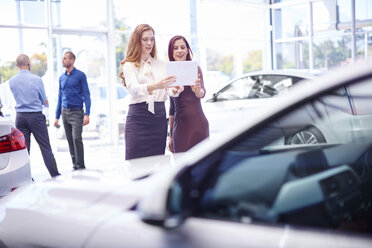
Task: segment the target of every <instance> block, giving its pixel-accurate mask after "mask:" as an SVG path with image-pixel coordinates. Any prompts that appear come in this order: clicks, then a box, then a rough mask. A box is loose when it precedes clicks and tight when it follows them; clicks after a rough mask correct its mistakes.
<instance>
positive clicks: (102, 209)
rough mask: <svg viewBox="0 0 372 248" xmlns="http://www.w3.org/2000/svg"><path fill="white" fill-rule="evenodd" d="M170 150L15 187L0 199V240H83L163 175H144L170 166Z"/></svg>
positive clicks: (17, 243) (15, 243)
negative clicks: (110, 166)
mask: <svg viewBox="0 0 372 248" xmlns="http://www.w3.org/2000/svg"><path fill="white" fill-rule="evenodd" d="M175 156H178V155H173V154H172V155H165V156H156V157H151V158H142V159H136V160H132V161H126V162H125V163H123V164H122V165H120V166H116V167H114V166H113V167H112V168H108V169H107V170H106V169H105V171H93V170H82V171H74V172H72V173H70V174H66V175H62V176H59V177H56V178H53V179H49V180H46V181H42V182H36V183H32V184H30V185H27V186H24V187H21V188H19V189H17V190H15V191H14V192H12V193H11V194H9V195H8V196H6V197H4V198H2V199H1V200H0V241H2V242H4V243H5V244H6V245H8V246H10V247H22V246H23V247H29V246H48V247H49V246H50V247H53V246H64V247H80V246H84V243H85V242H86V241H87V240H89V238H90V236H91V235H92V234H93V233H94V231H95V230H97V229H99V227H100V226H101V225H103V224H104V223H106V222H107V221H108V220H110V219H111V218H113V216H117V215H120V214H122V213H124V212H127V211H128V212H130V211H132V210H135V209H136V206H137V204H138V202H139V201H140V199H141V198H143V197H144V196H145V195H146V194H148V193H149V192H150V191H152V190H153V189H154V185H156V184H158V182H159V180H160V181H164V180H163V179H161V178H162V177H163V174H162V173H157V175H154V176H148V175H149V174H151V173H154V172H156V171H172V170H167V169H172V168H173V169H175V167H174V166H175V165H174V157H175ZM167 178H169V176H168V177H167ZM56 223H58V225H57V224H56ZM35 237H38V238H35ZM35 242H36V243H35Z"/></svg>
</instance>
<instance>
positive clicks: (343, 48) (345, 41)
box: [314, 36, 351, 69]
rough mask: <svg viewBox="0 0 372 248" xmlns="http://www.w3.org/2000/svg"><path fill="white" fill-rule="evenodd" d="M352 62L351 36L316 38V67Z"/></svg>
mask: <svg viewBox="0 0 372 248" xmlns="http://www.w3.org/2000/svg"><path fill="white" fill-rule="evenodd" d="M346 63H351V37H350V36H339V37H337V36H334V37H332V38H314V68H316V69H327V68H332V67H335V66H338V65H342V64H346Z"/></svg>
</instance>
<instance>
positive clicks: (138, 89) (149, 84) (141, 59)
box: [120, 24, 178, 160]
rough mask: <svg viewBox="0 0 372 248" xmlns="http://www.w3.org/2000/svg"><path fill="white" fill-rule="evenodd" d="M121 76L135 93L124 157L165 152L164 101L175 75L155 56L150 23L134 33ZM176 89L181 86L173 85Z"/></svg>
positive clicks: (142, 25)
mask: <svg viewBox="0 0 372 248" xmlns="http://www.w3.org/2000/svg"><path fill="white" fill-rule="evenodd" d="M121 65H122V73H121V74H120V77H121V78H122V80H123V83H124V85H125V86H126V87H127V89H128V91H129V93H130V94H131V96H132V99H131V102H130V105H129V110H128V114H127V119H126V126H125V159H127V160H128V159H133V158H139V157H146V156H152V155H160V154H164V153H165V147H166V138H167V120H166V111H165V105H164V102H165V101H166V99H167V97H168V95H167V89H168V88H170V85H171V84H172V83H174V82H175V81H176V80H175V77H174V76H168V77H166V76H165V62H163V61H161V60H158V59H157V58H156V46H155V32H154V29H153V28H152V27H151V26H150V25H148V24H140V25H138V26H137V27H136V28H135V29H134V31H133V33H132V34H131V37H130V40H129V43H128V50H127V54H126V57H125V59H124V60H123V61H122V62H121ZM174 90H175V91H177V90H178V89H176V88H175V89H174Z"/></svg>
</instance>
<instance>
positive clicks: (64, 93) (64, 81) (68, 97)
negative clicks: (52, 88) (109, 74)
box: [56, 68, 91, 119]
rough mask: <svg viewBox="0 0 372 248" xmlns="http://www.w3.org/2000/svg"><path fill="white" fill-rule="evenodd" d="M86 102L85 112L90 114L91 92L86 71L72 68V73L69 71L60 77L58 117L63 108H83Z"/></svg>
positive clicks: (57, 117)
mask: <svg viewBox="0 0 372 248" xmlns="http://www.w3.org/2000/svg"><path fill="white" fill-rule="evenodd" d="M84 103H85V114H86V115H89V114H90V105H91V101H90V92H89V88H88V82H87V77H86V76H85V73H84V72H82V71H79V70H77V69H76V68H74V69H72V71H71V72H70V75H67V72H65V73H63V74H62V75H61V76H60V77H59V90H58V102H57V109H56V119H59V117H60V116H61V109H62V108H72V109H77V108H83V104H84Z"/></svg>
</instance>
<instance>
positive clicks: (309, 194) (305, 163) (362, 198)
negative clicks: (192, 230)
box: [177, 78, 372, 233]
mask: <svg viewBox="0 0 372 248" xmlns="http://www.w3.org/2000/svg"><path fill="white" fill-rule="evenodd" d="M371 90H372V78H369V79H364V81H362V82H359V83H356V84H354V85H349V86H346V87H345V86H343V87H341V88H339V89H338V90H335V91H332V92H329V93H328V94H324V95H322V96H320V97H318V98H316V99H312V100H309V101H308V102H307V103H304V104H303V105H301V106H297V107H296V108H295V109H292V110H291V111H290V112H288V113H286V114H285V115H282V116H281V117H280V118H278V119H275V120H274V119H273V120H271V121H270V122H269V123H266V124H263V123H262V124H261V126H260V127H258V128H255V131H254V133H252V132H250V133H246V134H242V135H241V136H240V137H239V138H237V139H235V140H233V141H231V143H229V144H228V145H227V147H224V148H222V150H218V151H215V153H214V154H213V155H211V156H209V157H207V158H206V159H205V160H203V161H202V162H200V163H199V164H197V165H196V166H194V167H191V168H190V170H189V172H190V174H186V173H184V175H190V176H189V178H187V179H189V181H187V183H186V181H182V180H183V179H182V178H180V180H179V181H178V182H179V183H181V184H182V185H181V187H182V186H184V187H182V189H192V190H193V192H194V193H195V194H193V195H198V197H195V198H194V199H190V201H189V202H187V201H184V203H186V204H190V205H189V206H190V207H191V209H192V211H193V215H194V216H197V217H201V218H208V219H219V220H221V219H222V220H226V221H235V222H241V223H249V224H255V223H258V224H263V223H266V224H269V225H272V224H274V225H278V224H279V225H287V224H290V225H297V226H308V227H318V228H322V229H330V230H337V231H345V232H359V233H370V232H371V230H370V225H369V224H370V218H369V216H370V215H371V211H372V210H371V208H370V207H369V202H371V200H372V198H371V194H370V188H371V187H372V183H371V182H372V157H371V153H372V143H371V138H372V129H371V126H372V112H371V111H370V110H368V111H367V112H366V111H365V110H367V109H368V106H371V104H372V93H371V92H372V91H371ZM354 105H355V106H356V107H355V106H354ZM358 109H359V110H358ZM361 110H362V111H361ZM296 134H298V136H296ZM294 137H297V138H294ZM307 137H308V138H309V139H308V140H307V141H308V143H306V144H305V143H301V142H302V141H304V140H305V138H307ZM292 141H293V142H294V143H289V144H302V145H294V146H287V145H286V144H288V143H287V142H292ZM296 142H298V143H296ZM208 166H209V167H208ZM186 185H187V186H186ZM177 187H179V185H177ZM196 193H198V194H196ZM186 195H187V192H186ZM181 207H182V206H181Z"/></svg>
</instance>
